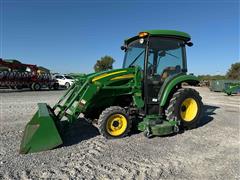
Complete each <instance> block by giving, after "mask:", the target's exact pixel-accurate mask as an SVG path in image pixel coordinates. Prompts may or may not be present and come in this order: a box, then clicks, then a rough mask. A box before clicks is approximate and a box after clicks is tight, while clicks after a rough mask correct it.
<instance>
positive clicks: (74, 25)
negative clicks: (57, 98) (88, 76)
mask: <svg viewBox="0 0 240 180" xmlns="http://www.w3.org/2000/svg"><path fill="white" fill-rule="evenodd" d="M239 2H240V1H238V0H208V1H207V0H196V1H194V0H182V1H177V0H163V1H161V0H158V1H156V0H154V1H153V0H149V1H143V0H139V1H134V0H128V1H127V0H122V1H117V0H115V1H114V0H112V1H111V0H99V1H90V0H89V1H87V0H83V1H81V0H78V1H77V0H66V1H64V0H58V1H57V0H0V16H1V17H0V57H2V58H3V59H19V60H20V61H22V62H23V63H29V64H37V65H41V66H44V67H47V68H49V69H51V70H52V71H54V72H62V73H70V72H81V73H90V72H93V66H94V64H95V63H96V61H97V60H98V59H100V58H101V57H102V56H105V55H110V56H112V57H113V58H114V59H115V60H116V62H115V63H114V65H113V66H114V68H121V67H122V62H123V58H124V52H123V51H121V50H120V46H121V45H123V41H124V39H126V38H128V37H131V36H135V35H137V34H138V33H139V32H141V31H143V30H146V29H147V30H148V29H170V30H179V31H184V32H187V33H189V34H190V35H191V37H192V42H193V43H194V46H192V47H188V48H187V60H188V71H189V73H194V74H197V75H200V74H212V75H216V74H225V73H226V71H227V70H228V69H229V67H230V65H231V64H232V63H235V62H239V61H240V58H239V52H240V47H239V41H240V37H239V34H240V33H239V16H240V13H239V9H240V3H239Z"/></svg>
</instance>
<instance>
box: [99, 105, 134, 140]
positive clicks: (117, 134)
mask: <svg viewBox="0 0 240 180" xmlns="http://www.w3.org/2000/svg"><path fill="white" fill-rule="evenodd" d="M131 126H132V121H131V119H130V118H129V116H128V115H127V113H126V111H125V109H124V108H122V107H120V106H111V107H109V108H107V109H105V110H104V111H103V112H102V113H101V115H100V116H99V119H98V129H99V132H100V134H101V135H102V136H104V137H105V138H107V139H112V138H121V137H124V136H126V135H127V134H128V133H129V131H130V129H131Z"/></svg>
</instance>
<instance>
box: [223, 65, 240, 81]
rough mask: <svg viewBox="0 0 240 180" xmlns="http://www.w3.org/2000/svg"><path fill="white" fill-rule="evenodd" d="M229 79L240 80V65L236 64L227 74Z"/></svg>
mask: <svg viewBox="0 0 240 180" xmlns="http://www.w3.org/2000/svg"><path fill="white" fill-rule="evenodd" d="M226 76H227V78H228V79H239V80H240V63H234V64H232V65H231V68H230V69H229V70H228V72H227V74H226Z"/></svg>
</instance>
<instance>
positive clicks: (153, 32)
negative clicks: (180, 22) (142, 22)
mask: <svg viewBox="0 0 240 180" xmlns="http://www.w3.org/2000/svg"><path fill="white" fill-rule="evenodd" d="M141 32H147V33H149V35H150V36H163V37H164V36H165V37H166V36H168V37H171V36H172V37H179V38H181V39H183V40H184V41H190V40H191V36H190V35H189V34H188V33H185V32H182V31H175V30H145V31H141ZM137 38H139V36H138V35H137V36H134V37H131V38H128V39H126V40H125V43H126V44H129V43H130V42H131V41H133V40H134V39H137Z"/></svg>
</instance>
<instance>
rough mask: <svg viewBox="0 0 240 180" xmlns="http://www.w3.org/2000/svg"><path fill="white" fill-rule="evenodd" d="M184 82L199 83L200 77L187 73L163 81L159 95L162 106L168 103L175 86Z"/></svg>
mask: <svg viewBox="0 0 240 180" xmlns="http://www.w3.org/2000/svg"><path fill="white" fill-rule="evenodd" d="M183 82H186V83H188V84H189V85H197V84H198V83H199V79H198V78H197V77H196V76H194V75H186V74H185V73H181V74H177V75H174V76H171V77H168V78H167V79H166V80H165V82H164V83H163V85H162V87H161V89H160V92H159V95H158V100H159V102H160V107H163V106H164V105H165V104H166V103H167V100H168V99H169V95H170V94H171V92H172V91H173V90H174V89H175V87H176V86H178V85H181V84H182V83H183Z"/></svg>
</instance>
